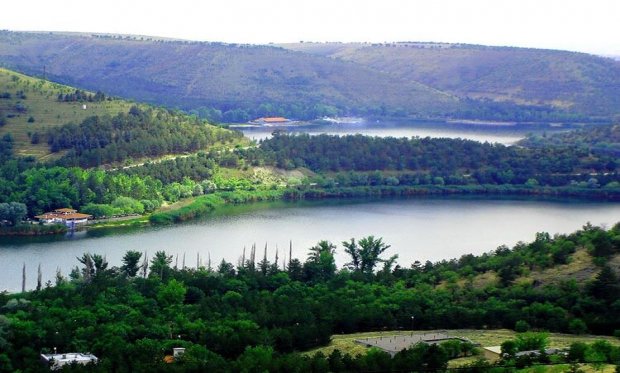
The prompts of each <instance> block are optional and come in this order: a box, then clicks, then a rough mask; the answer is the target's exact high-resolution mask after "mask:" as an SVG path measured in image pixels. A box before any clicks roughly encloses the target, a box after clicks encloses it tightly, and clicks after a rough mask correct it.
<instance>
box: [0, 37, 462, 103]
mask: <svg viewBox="0 0 620 373" xmlns="http://www.w3.org/2000/svg"><path fill="white" fill-rule="evenodd" d="M0 64H4V65H6V66H8V67H10V68H13V69H17V70H20V71H24V72H26V73H30V74H35V75H39V76H40V75H42V74H43V72H44V68H45V72H46V74H47V76H48V77H49V78H53V79H54V80H58V81H60V82H63V83H67V84H71V85H75V86H79V87H83V88H87V89H93V90H95V89H100V90H103V91H106V92H109V93H111V94H114V95H119V96H123V97H128V98H132V99H136V100H140V101H147V102H151V103H158V104H164V105H167V106H179V107H182V108H184V109H191V108H197V107H201V106H212V107H217V108H219V109H221V110H229V109H234V108H243V109H255V108H256V107H258V106H259V105H260V104H263V103H274V104H276V105H280V106H283V105H288V106H291V105H300V106H304V107H312V106H314V105H316V104H327V105H334V106H337V107H339V108H356V109H360V108H362V109H368V108H380V107H382V106H385V107H388V108H390V109H392V110H395V109H398V108H402V109H404V110H405V111H406V112H408V113H421V114H424V115H429V114H438V113H445V112H450V111H452V110H454V109H455V108H456V107H457V106H458V105H459V103H458V100H457V99H456V98H454V97H452V96H451V95H448V94H445V93H442V92H438V91H437V90H435V89H431V88H429V87H426V86H425V85H423V84H420V83H418V82H413V81H407V82H403V81H402V79H400V78H399V77H397V76H392V75H389V74H385V73H382V72H379V71H376V70H374V69H370V68H368V67H365V66H361V65H359V64H355V63H352V62H347V61H338V60H334V59H330V58H326V57H321V56H314V55H310V54H306V53H301V52H294V51H290V50H286V49H283V48H277V47H272V46H248V45H231V44H220V43H198V42H183V41H166V40H155V39H148V38H143V37H138V38H133V37H132V38H130V37H111V36H95V35H80V34H40V33H39V34H37V33H17V32H9V31H4V32H0Z"/></svg>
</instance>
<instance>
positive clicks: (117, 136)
mask: <svg viewBox="0 0 620 373" xmlns="http://www.w3.org/2000/svg"><path fill="white" fill-rule="evenodd" d="M187 119H188V117H184V116H179V115H173V114H172V113H167V112H166V111H164V110H156V111H155V110H146V111H145V110H142V109H140V108H139V107H137V106H133V107H131V108H130V109H129V113H127V114H123V113H121V114H118V115H116V116H115V117H99V116H93V117H90V118H87V119H86V120H84V121H83V122H82V123H80V124H79V125H75V124H66V125H64V126H61V127H59V128H54V129H53V130H50V131H49V132H48V133H47V142H48V144H49V145H50V150H51V151H52V152H54V153H55V152H58V151H60V150H66V149H68V150H69V151H68V152H67V153H66V154H65V155H64V156H63V157H62V159H61V160H59V161H58V162H57V163H58V164H59V165H74V166H81V167H94V166H99V165H102V164H110V163H114V162H122V161H125V160H126V159H128V158H144V157H149V158H153V157H158V156H162V155H165V154H178V153H183V152H196V151H198V150H201V149H205V148H206V147H208V146H211V145H214V144H216V143H218V142H220V143H225V142H229V141H230V142H232V141H233V140H234V139H239V138H240V137H241V135H240V134H239V133H235V132H232V131H224V130H221V129H218V128H215V127H213V126H208V125H206V124H204V123H203V124H202V125H201V122H200V121H198V120H194V122H193V123H188V122H187Z"/></svg>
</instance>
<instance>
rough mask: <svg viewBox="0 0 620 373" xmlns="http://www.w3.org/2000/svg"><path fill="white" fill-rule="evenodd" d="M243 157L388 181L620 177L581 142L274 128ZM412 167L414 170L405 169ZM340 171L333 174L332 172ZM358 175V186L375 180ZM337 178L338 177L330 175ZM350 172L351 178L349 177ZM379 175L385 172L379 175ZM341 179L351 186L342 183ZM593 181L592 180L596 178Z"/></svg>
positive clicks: (570, 181)
mask: <svg viewBox="0 0 620 373" xmlns="http://www.w3.org/2000/svg"><path fill="white" fill-rule="evenodd" d="M243 157H244V158H245V159H247V161H248V162H252V164H270V165H274V166H277V167H281V168H286V169H291V168H296V167H307V168H309V169H310V170H312V171H314V172H317V173H323V174H325V173H327V174H328V175H329V174H331V173H342V172H354V173H356V172H370V171H396V172H399V173H400V174H399V175H398V177H397V179H396V180H394V177H396V176H391V177H392V179H390V180H389V181H388V180H384V181H385V182H386V183H388V184H389V182H392V183H393V184H395V185H403V184H405V185H415V184H440V185H445V184H448V185H467V184H529V185H549V186H565V185H574V186H579V185H582V186H587V187H597V188H598V187H600V186H601V185H602V186H609V187H610V188H616V187H617V184H618V183H617V182H618V181H619V178H618V172H617V165H618V157H617V156H616V155H615V154H601V153H593V152H592V151H590V149H589V148H586V147H571V146H564V147H529V148H523V147H517V146H504V145H501V144H489V143H479V142H476V141H470V140H461V139H431V138H412V139H406V138H400V139H397V138H378V137H374V138H373V137H367V136H361V135H355V136H353V135H349V136H343V137H338V136H329V135H319V136H309V135H287V134H283V133H278V132H276V133H274V136H273V137H272V138H270V139H266V140H263V141H262V142H261V144H260V147H259V148H257V149H249V150H248V151H247V152H245V153H243ZM411 172H415V173H414V174H412V173H411ZM339 176H340V175H339ZM369 177H370V176H362V179H364V178H366V179H367V180H362V181H360V183H361V184H360V185H375V184H381V182H380V181H374V182H373V181H372V180H368V178H369ZM336 179H337V181H338V182H340V181H342V180H340V179H338V177H336ZM349 179H351V178H349ZM381 179H385V177H384V178H381ZM344 184H345V185H355V183H354V182H353V184H351V181H350V182H349V183H346V182H345V183H344ZM595 184H596V185H595Z"/></svg>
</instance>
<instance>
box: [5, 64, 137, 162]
mask: <svg viewBox="0 0 620 373" xmlns="http://www.w3.org/2000/svg"><path fill="white" fill-rule="evenodd" d="M75 91H76V89H75V88H72V87H68V86H64V85H60V84H56V83H52V82H49V81H45V80H42V79H37V78H33V77H29V76H26V75H23V74H19V73H16V72H14V71H10V70H7V69H3V68H0V120H2V118H3V119H4V125H3V126H0V135H4V134H7V133H11V135H12V136H13V139H14V142H15V148H16V149H15V154H16V155H33V156H36V157H37V158H41V159H46V158H47V157H48V156H49V155H50V150H49V147H48V145H47V143H46V141H45V138H44V135H45V133H46V132H47V131H48V129H49V128H50V127H54V126H60V125H63V124H66V123H71V122H72V123H80V122H82V121H83V120H84V119H86V118H87V117H90V116H93V115H105V114H109V115H116V114H118V113H121V112H127V111H129V108H130V107H131V105H132V103H130V102H127V101H122V100H117V99H105V100H102V101H97V102H93V101H92V99H91V101H90V102H89V101H88V99H86V100H76V101H70V102H64V101H59V99H58V95H67V94H68V95H72V94H74V93H75ZM84 94H86V95H88V96H91V97H94V95H95V92H84ZM84 105H86V108H85V109H84ZM34 134H38V136H40V140H39V142H38V143H36V144H33V143H32V142H33V138H32V137H33V135H34ZM35 136H37V135H35ZM35 142H36V141H35Z"/></svg>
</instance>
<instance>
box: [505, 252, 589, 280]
mask: <svg viewBox="0 0 620 373" xmlns="http://www.w3.org/2000/svg"><path fill="white" fill-rule="evenodd" d="M598 272H599V269H598V268H597V267H596V266H595V265H594V263H592V256H591V255H590V254H588V251H587V250H586V249H585V248H579V249H578V250H577V251H576V252H575V253H574V254H572V255H571V257H570V261H569V262H568V263H567V264H563V265H556V266H553V267H551V268H547V269H544V270H542V271H532V272H530V273H529V274H527V275H526V276H523V277H520V278H518V279H517V280H516V282H525V283H532V282H537V283H540V284H543V285H546V284H557V283H558V282H559V281H561V280H562V279H566V278H572V279H575V281H577V282H579V283H581V282H585V281H588V280H591V279H592V278H594V276H596V275H597V274H598Z"/></svg>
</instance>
